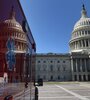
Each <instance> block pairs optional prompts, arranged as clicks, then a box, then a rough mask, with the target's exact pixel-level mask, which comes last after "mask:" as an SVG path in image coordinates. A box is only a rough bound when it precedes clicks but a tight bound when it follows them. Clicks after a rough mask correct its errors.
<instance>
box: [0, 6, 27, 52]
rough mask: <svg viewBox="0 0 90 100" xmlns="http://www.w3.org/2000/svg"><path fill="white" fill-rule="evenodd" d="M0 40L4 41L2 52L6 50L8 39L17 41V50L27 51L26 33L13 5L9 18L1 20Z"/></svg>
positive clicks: (0, 48)
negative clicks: (17, 19)
mask: <svg viewBox="0 0 90 100" xmlns="http://www.w3.org/2000/svg"><path fill="white" fill-rule="evenodd" d="M0 36H1V37H0V41H4V42H3V43H2V46H1V47H0V51H1V52H6V51H7V49H6V45H7V41H8V39H9V38H10V39H13V40H14V41H15V50H14V51H15V52H16V53H24V52H26V47H27V40H26V33H25V32H24V31H23V29H22V26H21V25H20V24H19V22H17V21H16V18H15V12H14V9H13V7H12V9H11V12H10V16H9V19H7V20H5V21H2V22H0Z"/></svg>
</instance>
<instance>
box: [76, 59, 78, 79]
mask: <svg viewBox="0 0 90 100" xmlns="http://www.w3.org/2000/svg"><path fill="white" fill-rule="evenodd" d="M77 67H78V63H77V59H76V75H77V81H79V75H78V68H77Z"/></svg>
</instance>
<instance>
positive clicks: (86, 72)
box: [84, 59, 87, 73]
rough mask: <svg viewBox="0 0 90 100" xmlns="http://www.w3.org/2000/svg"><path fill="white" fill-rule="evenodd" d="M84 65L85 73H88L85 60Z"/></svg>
mask: <svg viewBox="0 0 90 100" xmlns="http://www.w3.org/2000/svg"><path fill="white" fill-rule="evenodd" d="M84 63H85V73H87V66H86V59H84Z"/></svg>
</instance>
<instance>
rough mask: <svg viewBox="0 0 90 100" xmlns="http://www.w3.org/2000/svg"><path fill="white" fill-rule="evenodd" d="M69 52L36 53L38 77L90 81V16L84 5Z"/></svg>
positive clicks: (50, 79)
mask: <svg viewBox="0 0 90 100" xmlns="http://www.w3.org/2000/svg"><path fill="white" fill-rule="evenodd" d="M69 46H70V52H69V53H67V54H57V53H47V54H37V55H36V79H37V80H38V79H39V78H42V79H43V80H44V81H90V53H89V52H90V18H89V17H88V16H87V11H86V9H85V6H84V5H83V6H82V11H81V18H80V19H79V21H77V22H76V24H75V25H74V28H73V31H72V35H71V39H70V41H69Z"/></svg>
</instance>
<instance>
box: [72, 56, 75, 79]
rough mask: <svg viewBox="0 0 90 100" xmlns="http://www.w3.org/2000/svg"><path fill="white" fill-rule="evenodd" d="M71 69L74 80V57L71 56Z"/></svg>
mask: <svg viewBox="0 0 90 100" xmlns="http://www.w3.org/2000/svg"><path fill="white" fill-rule="evenodd" d="M71 71H72V81H74V80H75V79H74V75H73V72H74V71H73V58H71Z"/></svg>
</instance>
